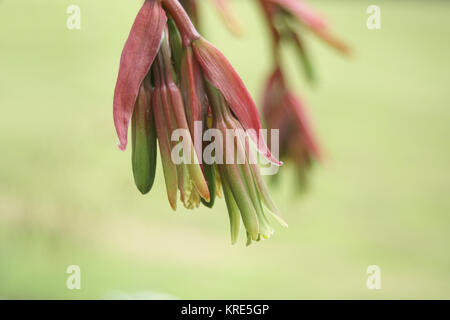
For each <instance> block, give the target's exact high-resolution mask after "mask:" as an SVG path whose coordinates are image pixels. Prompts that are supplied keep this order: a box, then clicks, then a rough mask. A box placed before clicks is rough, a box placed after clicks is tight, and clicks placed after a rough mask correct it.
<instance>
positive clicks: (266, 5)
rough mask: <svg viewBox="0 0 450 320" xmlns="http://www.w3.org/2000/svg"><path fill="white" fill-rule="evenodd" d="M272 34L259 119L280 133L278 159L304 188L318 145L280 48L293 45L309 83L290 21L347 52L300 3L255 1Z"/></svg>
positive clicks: (300, 44) (309, 69)
mask: <svg viewBox="0 0 450 320" xmlns="http://www.w3.org/2000/svg"><path fill="white" fill-rule="evenodd" d="M259 4H260V6H261V8H262V11H263V12H264V14H265V17H266V21H267V24H268V26H269V29H270V31H271V34H272V44H273V60H274V71H273V72H272V73H271V75H270V76H269V78H268V80H267V84H266V87H265V90H264V97H263V116H264V119H265V123H266V126H267V127H268V128H269V129H278V128H279V130H280V132H279V134H280V146H279V147H280V157H281V160H283V161H289V160H291V161H292V162H294V163H295V164H296V166H297V170H298V173H299V175H298V178H297V181H298V183H299V185H300V186H301V187H303V186H305V184H306V175H307V172H308V169H309V168H310V167H311V164H312V163H313V160H320V159H321V152H320V150H319V146H318V143H317V141H316V138H315V137H314V134H313V132H312V128H311V124H310V120H309V118H308V115H307V110H306V106H305V104H304V102H303V101H302V99H300V98H299V97H297V96H296V95H295V94H294V93H293V92H292V91H290V90H289V88H288V85H287V83H286V82H287V81H286V77H285V76H284V73H283V69H282V61H281V57H280V56H281V54H280V52H281V44H282V43H283V42H293V43H294V45H295V47H296V48H297V49H298V52H299V54H300V58H301V61H302V63H303V66H304V70H305V75H306V77H307V79H308V80H309V81H314V72H313V69H312V65H311V62H310V59H309V56H308V52H307V51H306V48H305V45H304V41H303V39H302V37H301V34H300V32H299V31H298V30H297V29H298V28H294V27H293V26H292V22H291V21H292V20H293V21H294V22H297V23H299V24H300V27H306V28H307V29H309V30H310V31H312V32H313V33H314V34H315V35H317V36H318V37H319V38H321V39H323V40H324V41H326V42H327V43H328V44H329V45H331V46H332V47H334V48H335V49H337V50H339V51H340V52H342V53H344V54H349V52H350V51H349V48H348V47H347V46H346V45H345V44H344V43H343V42H341V41H340V40H338V39H337V38H336V37H334V36H333V35H332V33H331V32H330V30H329V28H328V27H327V24H326V22H325V20H324V19H323V18H322V17H321V16H320V15H319V14H318V13H317V12H315V11H314V10H313V9H311V8H310V7H308V6H307V5H306V4H304V3H303V1H301V0H259Z"/></svg>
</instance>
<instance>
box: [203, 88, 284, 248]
mask: <svg viewBox="0 0 450 320" xmlns="http://www.w3.org/2000/svg"><path fill="white" fill-rule="evenodd" d="M208 97H209V98H210V103H211V109H212V113H213V125H212V127H213V128H216V129H218V130H219V131H220V132H221V136H222V137H223V139H224V140H223V143H222V147H223V150H222V156H223V157H224V156H225V155H226V156H227V157H228V156H229V155H230V154H231V155H232V156H233V158H232V159H231V161H230V159H229V158H227V160H226V161H225V159H221V160H222V161H220V163H217V164H216V167H217V170H218V172H219V174H220V180H221V183H222V186H223V193H224V196H225V201H226V203H227V208H228V213H229V218H230V227H231V239H232V243H235V242H236V240H237V237H238V232H239V229H240V225H241V221H242V223H243V225H244V227H245V230H246V233H247V245H250V243H251V242H252V241H260V240H261V239H268V238H270V237H271V235H272V234H273V228H272V227H271V224H270V220H269V216H268V213H269V215H271V216H272V217H274V218H275V219H276V220H278V221H279V222H280V223H281V224H282V225H284V226H287V224H286V222H285V221H284V219H283V218H282V216H281V214H280V212H279V210H278V209H277V207H276V206H275V205H274V203H273V201H272V199H271V197H270V194H269V192H268V191H267V187H266V185H265V183H264V180H263V179H262V177H261V175H260V170H259V167H258V165H257V164H255V163H254V162H253V161H252V158H251V149H250V148H251V146H250V143H249V140H248V139H249V138H248V135H246V134H245V131H244V128H243V127H242V126H241V124H240V122H239V121H238V120H237V119H236V118H235V117H234V115H233V114H232V112H231V110H230V108H229V105H228V103H227V102H226V100H225V98H224V97H223V95H222V94H221V93H220V92H219V91H218V90H217V89H216V88H214V87H213V86H212V85H209V86H208Z"/></svg>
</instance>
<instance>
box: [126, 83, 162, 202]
mask: <svg viewBox="0 0 450 320" xmlns="http://www.w3.org/2000/svg"><path fill="white" fill-rule="evenodd" d="M150 90H151V88H150V87H149V85H148V81H145V82H144V84H143V85H141V87H140V89H139V95H138V98H137V101H136V105H135V107H134V111H133V117H132V119H131V136H132V138H131V139H132V152H131V158H132V166H133V176H134V182H135V183H136V186H137V188H138V189H139V191H140V192H141V193H142V194H147V193H148V192H149V191H150V190H151V188H152V186H153V182H154V181H155V171H156V152H157V149H156V131H155V123H154V120H153V114H152V112H151V103H150V101H151V98H150Z"/></svg>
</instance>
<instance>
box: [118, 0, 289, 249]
mask: <svg viewBox="0 0 450 320" xmlns="http://www.w3.org/2000/svg"><path fill="white" fill-rule="evenodd" d="M183 3H184V5H186V6H191V7H192V8H194V9H195V7H194V5H195V2H194V1H188V0H186V1H183ZM194 9H193V10H194ZM195 10H196V9H195ZM207 86H208V87H210V89H208V90H207V89H206V87H207ZM210 91H214V92H215V96H217V97H219V98H220V99H221V101H222V104H223V105H225V106H226V109H227V113H226V115H227V119H228V120H227V122H226V125H227V126H228V127H230V128H240V129H243V130H244V129H245V130H253V131H254V132H259V131H260V129H261V122H260V118H259V115H258V111H257V109H256V105H255V103H254V101H253V99H252V98H251V96H250V94H249V92H248V91H247V89H246V87H245V85H244V83H243V81H242V80H241V78H240V77H239V75H238V74H237V72H236V71H235V70H234V68H233V67H232V66H231V64H230V63H229V62H228V60H227V59H226V58H225V56H224V55H223V54H222V53H221V52H220V51H219V50H218V49H217V48H215V47H214V46H213V45H212V44H211V43H209V42H208V41H206V40H205V39H204V38H203V37H201V36H200V34H199V33H198V31H197V30H196V28H195V27H194V24H193V23H192V21H191V19H190V18H189V16H188V14H187V13H186V11H185V10H184V8H183V6H182V5H181V4H180V3H179V2H178V0H146V1H145V2H144V4H143V6H142V8H141V10H140V11H139V13H138V15H137V17H136V20H135V22H134V24H133V27H132V29H131V32H130V35H129V37H128V40H127V42H126V44H125V47H124V49H123V52H122V57H121V62H120V69H119V75H118V79H117V84H116V89H115V94H114V123H115V126H116V131H117V134H118V136H119V141H120V145H119V147H120V149H122V150H124V149H125V148H126V145H127V131H128V126H129V123H130V119H131V118H132V145H133V146H132V147H133V153H132V160H133V161H132V163H133V173H134V177H135V182H136V185H137V187H138V189H139V190H140V191H141V192H142V193H147V192H148V191H150V189H151V187H152V185H153V179H154V173H155V167H156V150H157V149H156V141H157V143H158V145H159V150H160V154H161V160H162V167H163V172H164V178H165V183H166V190H167V196H168V199H169V203H170V205H171V207H172V208H173V209H174V210H175V209H176V207H177V197H178V191H179V192H180V199H181V202H182V203H183V205H184V206H185V207H186V208H189V209H193V208H195V207H198V206H199V204H200V203H201V202H202V203H203V204H204V205H206V206H208V207H212V206H213V205H214V199H215V196H216V195H217V196H219V197H220V196H221V195H222V186H223V194H225V198H226V201H227V204H228V203H229V202H230V201H231V200H230V199H234V200H233V201H235V202H236V205H237V207H238V210H239V211H236V210H234V209H233V207H232V206H228V208H229V212H230V215H232V214H233V212H234V213H235V212H240V213H241V215H242V216H243V217H244V215H246V216H247V217H249V216H252V215H253V216H252V217H253V218H252V219H255V221H256V224H253V225H252V224H251V223H250V222H249V221H250V220H249V219H248V218H246V219H243V221H244V225H245V226H246V229H247V231H248V234H249V239H250V240H259V239H261V237H263V238H264V237H265V238H268V237H269V236H270V235H271V233H272V229H271V228H270V225H269V224H268V221H267V219H266V216H265V214H264V212H263V211H262V203H264V204H265V205H266V206H267V207H268V208H269V209H270V210H271V211H272V212H274V213H278V211H277V210H276V208H275V206H274V205H273V202H272V201H271V199H270V195H269V193H268V191H267V189H266V187H265V185H264V182H263V180H262V178H261V176H260V175H259V168H258V166H257V165H254V164H251V163H249V162H246V163H245V165H239V166H238V167H223V166H220V165H218V164H217V165H216V164H208V163H203V148H204V144H203V143H202V140H201V139H202V135H203V132H204V130H206V129H207V128H208V127H211V126H212V123H211V122H212V121H211V119H217V117H218V113H217V110H219V109H217V107H215V106H216V105H214V107H213V106H212V105H211V101H210V99H211V97H212V96H211V94H210V93H209V92H210ZM230 119H232V120H230ZM197 124H200V128H198V127H197ZM180 130H181V131H182V132H183V133H184V134H181V135H180V136H177V134H178V133H179V132H180ZM248 137H250V138H251V139H252V141H253V143H254V144H255V145H256V148H257V149H258V150H259V152H260V153H261V154H262V155H264V156H265V157H266V158H267V159H269V160H270V161H271V162H272V163H275V164H277V165H279V164H281V163H280V162H279V161H278V160H277V159H276V158H275V157H274V156H273V155H272V154H271V152H270V149H269V148H268V147H267V145H266V142H265V141H264V139H262V138H261V137H260V136H259V135H249V136H247V137H246V139H244V140H245V141H246V142H245V143H246V144H248V141H247V140H248ZM177 138H179V139H182V146H183V148H181V149H178V146H179V141H177ZM198 138H200V141H197V139H198ZM240 144H242V142H240ZM238 146H239V145H238ZM174 154H176V155H178V156H180V157H181V159H182V160H181V161H179V162H178V161H175V160H174ZM244 156H246V157H247V156H248V155H247V154H244ZM231 168H235V169H236V168H238V171H239V172H241V171H242V172H243V174H240V175H239V176H235V174H236V171H233V172H234V173H233V174H234V176H233V175H232V173H231V171H230V170H231ZM229 171H230V172H229ZM236 179H238V180H236ZM236 181H238V182H239V181H240V183H241V185H240V186H239V185H238V184H237V183H238V182H236ZM242 183H245V184H242ZM238 191H239V192H242V195H241V194H240V193H239V192H238ZM230 192H231V193H232V194H233V198H230V194H231V193H230ZM242 197H249V198H248V199H250V200H251V201H250V202H248V201H247V202H244V201H243V200H242V199H244V198H242ZM261 201H262V202H261ZM233 221H234V222H233V223H232V224H233V226H234V229H233V230H235V231H236V222H235V221H236V220H235V219H234V220H233ZM252 223H253V222H252ZM247 227H248V228H247ZM235 231H233V233H232V237H233V242H235V241H236V237H237V233H236V232H235Z"/></svg>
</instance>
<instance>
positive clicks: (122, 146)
mask: <svg viewBox="0 0 450 320" xmlns="http://www.w3.org/2000/svg"><path fill="white" fill-rule="evenodd" d="M117 147H118V148H119V150H120V151H125V150H126V149H127V142H118V143H117Z"/></svg>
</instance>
